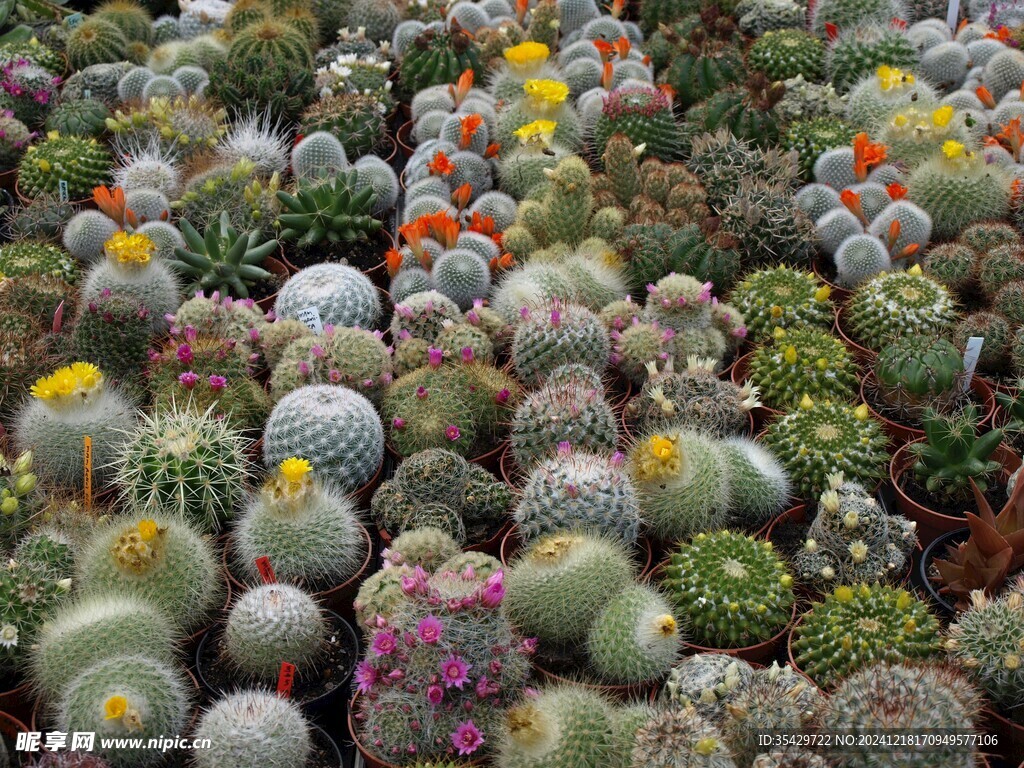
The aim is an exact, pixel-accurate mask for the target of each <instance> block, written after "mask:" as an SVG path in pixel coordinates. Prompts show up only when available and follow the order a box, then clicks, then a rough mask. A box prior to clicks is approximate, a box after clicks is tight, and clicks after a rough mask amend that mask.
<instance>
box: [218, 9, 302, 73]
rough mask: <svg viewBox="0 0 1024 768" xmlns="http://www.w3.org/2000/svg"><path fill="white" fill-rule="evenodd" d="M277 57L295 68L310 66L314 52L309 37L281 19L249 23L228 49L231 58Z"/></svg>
mask: <svg viewBox="0 0 1024 768" xmlns="http://www.w3.org/2000/svg"><path fill="white" fill-rule="evenodd" d="M263 57H265V58H268V59H276V60H279V61H283V62H286V63H288V64H290V65H292V66H293V67H300V68H301V67H304V68H306V69H311V68H312V66H313V52H312V51H311V50H310V46H309V40H308V38H307V37H306V36H305V35H303V34H302V33H301V32H299V31H298V30H296V29H294V28H292V27H290V26H288V25H287V24H284V23H282V22H279V21H274V20H267V21H263V22H259V23H256V24H250V25H248V26H246V27H245V28H243V29H242V30H241V31H240V32H238V33H237V34H236V35H235V36H234V38H233V39H232V41H231V47H230V48H229V49H228V59H229V60H235V61H244V60H246V59H256V58H263Z"/></svg>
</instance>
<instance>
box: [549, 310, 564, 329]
mask: <svg viewBox="0 0 1024 768" xmlns="http://www.w3.org/2000/svg"><path fill="white" fill-rule="evenodd" d="M551 324H552V325H553V326H555V328H557V327H558V326H560V325H561V324H562V313H561V312H559V311H558V310H557V309H552V310H551Z"/></svg>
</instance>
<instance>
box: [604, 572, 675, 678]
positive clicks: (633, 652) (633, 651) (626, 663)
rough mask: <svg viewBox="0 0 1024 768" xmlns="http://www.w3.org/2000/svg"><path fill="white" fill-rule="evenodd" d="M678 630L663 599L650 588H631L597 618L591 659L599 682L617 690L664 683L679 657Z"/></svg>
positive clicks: (622, 593) (618, 596)
mask: <svg viewBox="0 0 1024 768" xmlns="http://www.w3.org/2000/svg"><path fill="white" fill-rule="evenodd" d="M680 636H681V632H680V629H679V624H678V622H677V621H676V618H675V616H674V615H673V611H672V608H671V607H670V605H669V603H668V601H667V600H666V599H665V597H664V596H662V595H661V594H659V593H658V592H657V591H656V590H654V589H652V588H651V587H647V586H639V585H638V586H631V587H627V588H626V589H625V590H624V591H622V592H620V593H619V594H618V595H615V596H613V597H612V598H611V599H610V600H609V601H608V603H607V605H605V607H604V609H603V610H602V611H601V612H600V613H599V614H598V615H597V616H596V617H595V619H594V623H593V625H592V626H591V628H590V632H589V634H588V636H587V658H588V659H589V661H590V663H591V665H593V668H594V671H595V672H596V673H597V675H598V677H599V678H600V679H602V680H607V681H608V682H611V683H615V684H624V683H639V682H644V681H647V680H651V679H653V678H656V677H660V676H661V675H663V674H665V673H666V672H667V671H668V669H669V668H670V667H671V666H672V664H673V663H674V662H675V660H676V659H677V657H678V655H679V639H680Z"/></svg>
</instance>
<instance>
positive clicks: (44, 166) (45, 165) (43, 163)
mask: <svg viewBox="0 0 1024 768" xmlns="http://www.w3.org/2000/svg"><path fill="white" fill-rule="evenodd" d="M36 166H38V168H39V170H40V171H42V172H43V173H49V172H50V167H51V166H50V161H49V160H46V159H40V160H36Z"/></svg>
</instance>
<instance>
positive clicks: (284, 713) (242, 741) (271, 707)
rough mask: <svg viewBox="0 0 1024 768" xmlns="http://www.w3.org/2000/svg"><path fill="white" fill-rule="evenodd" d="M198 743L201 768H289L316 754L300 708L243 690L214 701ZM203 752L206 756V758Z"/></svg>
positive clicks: (201, 720) (200, 725)
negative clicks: (202, 745) (204, 743)
mask: <svg viewBox="0 0 1024 768" xmlns="http://www.w3.org/2000/svg"><path fill="white" fill-rule="evenodd" d="M195 738H199V739H209V742H210V748H209V749H203V750H197V752H196V757H195V760H196V765H197V766H199V768H247V767H248V766H252V765H263V766H266V768H286V767H287V766H294V765H302V764H303V763H304V762H306V761H307V760H308V759H309V756H310V755H311V754H312V752H313V741H312V731H311V728H310V725H309V722H308V721H307V720H306V718H305V717H304V716H303V714H302V711H301V710H300V709H299V706H298V705H297V704H296V703H295V702H293V701H289V700H288V699H284V698H281V697H280V696H277V695H275V694H273V693H270V692H264V691H241V692H239V693H232V694H230V695H228V696H225V697H224V698H222V699H220V700H218V701H216V702H214V704H213V705H212V706H211V707H210V708H209V709H208V710H206V711H205V712H203V714H202V716H201V717H200V718H199V722H198V723H197V725H196V731H195ZM200 753H202V754H200Z"/></svg>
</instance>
